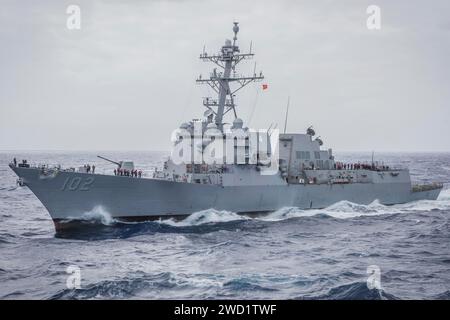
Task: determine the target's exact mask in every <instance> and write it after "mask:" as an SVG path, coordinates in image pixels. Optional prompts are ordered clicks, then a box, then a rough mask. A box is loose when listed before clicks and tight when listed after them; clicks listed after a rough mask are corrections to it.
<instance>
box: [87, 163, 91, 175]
mask: <svg viewBox="0 0 450 320" xmlns="http://www.w3.org/2000/svg"><path fill="white" fill-rule="evenodd" d="M86 172H87V173H89V172H91V166H90V165H89V164H87V165H86Z"/></svg>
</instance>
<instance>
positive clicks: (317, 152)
mask: <svg viewBox="0 0 450 320" xmlns="http://www.w3.org/2000/svg"><path fill="white" fill-rule="evenodd" d="M314 158H316V159H320V152H319V151H314Z"/></svg>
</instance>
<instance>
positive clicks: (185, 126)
mask: <svg viewBox="0 0 450 320" xmlns="http://www.w3.org/2000/svg"><path fill="white" fill-rule="evenodd" d="M188 128H189V123H187V122H184V123H182V124H181V126H180V129H188Z"/></svg>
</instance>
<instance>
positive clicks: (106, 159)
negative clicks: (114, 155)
mask: <svg viewBox="0 0 450 320" xmlns="http://www.w3.org/2000/svg"><path fill="white" fill-rule="evenodd" d="M97 157H98V158H100V159H103V160H105V161H108V162H111V163H114V164H117V165H118V166H119V167H120V163H119V162H117V161H113V160H110V159H108V158H105V157H102V156H97Z"/></svg>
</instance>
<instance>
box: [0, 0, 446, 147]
mask: <svg viewBox="0 0 450 320" xmlns="http://www.w3.org/2000/svg"><path fill="white" fill-rule="evenodd" d="M70 4H78V5H79V6H80V8H81V29H80V30H69V29H68V28H67V27H66V20H67V18H68V14H66V9H67V6H68V5H70ZM370 4H375V5H378V6H379V7H380V8H381V30H368V29H367V27H366V20H367V17H368V14H367V13H366V9H367V7H368V5H370ZM449 16H450V1H448V0H433V1H425V0H423V1H422V0H415V1H411V0H396V1H392V0H386V1H385V0H372V1H365V0H354V1H352V0H343V1H330V0H329V1H325V0H308V1H298V0H282V1H279V0H277V1H262V0H260V1H246V0H244V1H242V0H237V1H230V0H227V1H224V0H222V1H218V0H184V1H181V0H180V1H144V0H139V1H138V0H130V1H118V0H117V1H111V0H110V1H98V0H96V1H75V0H72V1H61V0H58V1H48V0H41V1H31V0H30V1H25V0H11V1H9V0H6V1H5V0H2V1H1V10H0V43H1V47H0V150H168V149H169V148H170V135H171V132H172V130H174V129H175V128H176V127H177V126H179V124H180V123H181V122H184V121H187V120H190V119H192V118H200V117H201V116H202V114H203V111H204V110H203V106H202V104H201V101H202V100H201V98H202V97H203V96H207V95H209V94H211V92H210V90H208V89H207V88H206V87H202V86H198V85H196V84H195V79H196V78H197V76H198V75H199V74H200V73H201V72H202V73H203V74H207V72H208V70H210V69H212V66H211V65H208V64H207V63H205V62H201V61H200V60H199V59H198V55H199V53H200V52H201V51H202V49H203V46H204V45H206V51H207V52H210V53H214V52H216V51H218V49H219V48H220V46H221V45H222V44H223V42H224V40H225V39H226V38H229V39H230V38H232V35H233V34H232V22H233V20H237V21H239V22H240V28H241V29H240V33H239V35H238V37H239V39H238V42H239V44H240V46H241V51H243V50H245V49H248V48H249V45H250V41H253V51H254V52H255V53H256V57H255V59H254V60H255V61H256V64H257V71H259V70H262V71H263V72H264V75H265V77H266V79H265V80H264V83H267V84H268V86H269V88H268V90H265V91H262V89H261V84H256V85H253V86H252V85H250V86H249V87H247V88H245V89H243V90H242V91H241V92H240V94H239V95H238V97H237V102H238V115H239V116H240V117H241V118H242V119H243V120H244V121H245V122H247V123H248V121H250V126H251V127H253V128H265V127H268V126H269V125H270V124H271V123H272V122H273V123H278V125H279V127H283V123H284V112H285V106H286V101H287V97H288V96H290V97H291V108H290V116H289V123H288V131H291V132H304V131H305V129H306V128H307V127H308V126H309V125H314V127H315V129H316V132H317V133H318V135H320V136H321V137H322V139H323V140H324V142H325V146H326V147H332V148H333V149H334V150H335V151H352V150H355V151H371V150H375V151H450V124H449V122H450V61H449V57H450V18H449ZM242 67H243V68H242V69H241V70H239V71H240V72H241V73H246V72H247V73H252V71H253V67H254V65H253V62H250V63H248V64H247V66H245V67H244V65H243V66H242ZM253 108H255V111H254V113H253V116H252V117H251V119H250V115H251V114H252V109H253Z"/></svg>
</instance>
